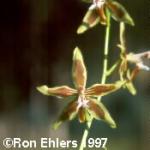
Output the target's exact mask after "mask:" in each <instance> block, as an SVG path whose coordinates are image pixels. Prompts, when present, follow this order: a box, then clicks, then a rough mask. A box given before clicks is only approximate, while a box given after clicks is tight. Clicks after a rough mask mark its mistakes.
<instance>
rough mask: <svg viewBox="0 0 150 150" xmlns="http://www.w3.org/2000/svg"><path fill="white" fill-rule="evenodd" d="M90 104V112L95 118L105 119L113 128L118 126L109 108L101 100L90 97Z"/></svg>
mask: <svg viewBox="0 0 150 150" xmlns="http://www.w3.org/2000/svg"><path fill="white" fill-rule="evenodd" d="M88 106H89V107H88V111H89V113H90V114H91V115H92V116H93V117H94V118H95V119H98V120H103V121H105V122H107V123H108V124H109V125H110V126H111V127H112V128H116V124H115V121H114V120H113V118H112V117H111V116H110V114H109V112H108V110H107V109H106V107H105V106H104V105H103V104H102V103H101V102H97V101H96V100H94V99H89V103H88Z"/></svg>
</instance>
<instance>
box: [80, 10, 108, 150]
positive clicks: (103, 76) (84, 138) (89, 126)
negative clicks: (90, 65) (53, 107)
mask: <svg viewBox="0 0 150 150" xmlns="http://www.w3.org/2000/svg"><path fill="white" fill-rule="evenodd" d="M106 15H107V26H106V32H105V44H104V59H103V74H102V79H101V83H102V84H105V83H106V80H107V69H108V54H109V41H110V30H111V22H110V20H111V19H110V12H109V11H108V10H107V11H106ZM101 98H102V96H99V97H98V98H97V99H98V101H101ZM92 123H93V118H92V119H91V121H90V122H88V123H87V128H86V129H85V130H84V133H83V137H82V140H81V144H80V147H79V150H84V148H85V146H86V141H87V138H88V134H89V131H90V128H91V126H92ZM105 149H106V148H105Z"/></svg>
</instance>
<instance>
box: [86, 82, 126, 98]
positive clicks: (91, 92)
mask: <svg viewBox="0 0 150 150" xmlns="http://www.w3.org/2000/svg"><path fill="white" fill-rule="evenodd" d="M123 84H124V82H122V81H118V82H116V83H115V84H94V85H92V86H91V87H90V88H88V89H87V90H86V91H85V94H86V95H87V96H103V95H107V94H109V93H111V92H114V91H116V90H118V89H119V88H121V86H122V85H123Z"/></svg>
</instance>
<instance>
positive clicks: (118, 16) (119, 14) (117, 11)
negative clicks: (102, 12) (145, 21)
mask: <svg viewBox="0 0 150 150" xmlns="http://www.w3.org/2000/svg"><path fill="white" fill-rule="evenodd" d="M106 5H107V7H108V9H109V10H110V12H111V15H112V17H113V18H114V19H115V20H116V21H119V22H125V23H127V24H129V25H132V26H134V21H133V19H132V18H131V16H130V15H129V13H128V12H127V10H126V9H125V8H124V6H122V5H121V4H120V3H118V2H116V1H109V2H107V4H106Z"/></svg>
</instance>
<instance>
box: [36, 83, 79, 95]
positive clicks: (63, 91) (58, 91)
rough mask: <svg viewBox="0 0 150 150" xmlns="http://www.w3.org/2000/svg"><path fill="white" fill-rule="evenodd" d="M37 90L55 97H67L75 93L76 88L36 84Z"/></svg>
mask: <svg viewBox="0 0 150 150" xmlns="http://www.w3.org/2000/svg"><path fill="white" fill-rule="evenodd" d="M37 90H38V91H39V92H41V93H42V94H43V95H47V96H57V97H67V96H72V95H75V94H76V93H77V90H75V89H72V88H70V87H68V86H65V85H64V86H59V87H53V88H49V87H48V86H46V85H42V86H38V87H37Z"/></svg>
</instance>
